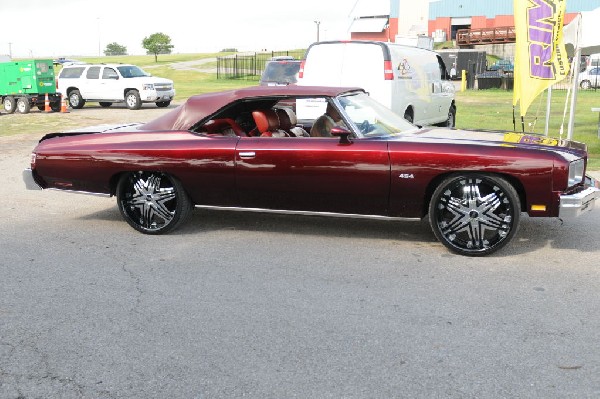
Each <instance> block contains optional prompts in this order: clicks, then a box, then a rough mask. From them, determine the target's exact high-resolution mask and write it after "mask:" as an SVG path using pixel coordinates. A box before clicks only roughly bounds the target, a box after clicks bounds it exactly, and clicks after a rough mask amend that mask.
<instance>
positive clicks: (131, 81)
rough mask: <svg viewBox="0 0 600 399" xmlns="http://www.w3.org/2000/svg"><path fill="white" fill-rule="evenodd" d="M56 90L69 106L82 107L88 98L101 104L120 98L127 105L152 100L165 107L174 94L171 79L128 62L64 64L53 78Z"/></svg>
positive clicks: (117, 101)
mask: <svg viewBox="0 0 600 399" xmlns="http://www.w3.org/2000/svg"><path fill="white" fill-rule="evenodd" d="M56 91H57V92H59V93H62V94H63V95H66V96H67V98H68V99H69V104H70V105H71V107H72V108H82V107H83V106H84V105H85V103H86V102H87V101H92V102H99V103H100V105H101V106H102V107H110V106H111V105H112V104H113V103H122V102H125V104H126V105H127V108H129V109H140V108H141V106H142V103H151V102H152V103H156V105H157V106H158V107H168V106H169V104H171V101H172V100H173V98H174V97H175V89H174V87H173V81H172V80H169V79H164V78H158V77H155V76H152V75H150V74H148V73H146V72H144V71H143V70H142V69H141V68H139V67H137V66H135V65H127V64H89V65H88V64H75V65H65V66H63V68H62V70H61V71H60V73H59V75H58V78H57V79H56Z"/></svg>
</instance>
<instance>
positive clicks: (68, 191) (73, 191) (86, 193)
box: [46, 188, 112, 198]
mask: <svg viewBox="0 0 600 399" xmlns="http://www.w3.org/2000/svg"><path fill="white" fill-rule="evenodd" d="M46 190H48V191H60V192H61V193H69V194H83V195H91V196H92V197H104V198H110V197H112V195H110V194H103V193H92V192H90V191H78V190H65V189H62V188H47V189H46Z"/></svg>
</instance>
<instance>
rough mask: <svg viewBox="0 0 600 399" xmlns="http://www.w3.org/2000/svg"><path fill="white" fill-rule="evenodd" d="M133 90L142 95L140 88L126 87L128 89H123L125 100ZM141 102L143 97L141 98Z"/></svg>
mask: <svg viewBox="0 0 600 399" xmlns="http://www.w3.org/2000/svg"><path fill="white" fill-rule="evenodd" d="M132 90H135V91H137V92H138V94H139V93H140V90H139V89H138V88H136V87H126V88H124V89H123V99H125V96H126V95H127V93H128V92H130V91H132ZM140 100H141V97H140Z"/></svg>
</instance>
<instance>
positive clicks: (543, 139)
mask: <svg viewBox="0 0 600 399" xmlns="http://www.w3.org/2000/svg"><path fill="white" fill-rule="evenodd" d="M399 139H401V140H402V139H406V140H410V141H416V142H435V143H448V144H451V143H454V144H465V145H488V146H503V147H524V148H538V149H544V150H556V151H559V152H569V153H572V154H577V155H581V153H582V152H583V153H585V152H587V146H586V145H585V144H584V143H580V142H577V141H572V140H566V139H557V138H553V137H548V136H544V135H541V134H536V133H517V132H511V131H500V130H466V129H465V130H460V129H446V128H424V129H421V130H418V131H416V132H410V133H405V134H401V135H399Z"/></svg>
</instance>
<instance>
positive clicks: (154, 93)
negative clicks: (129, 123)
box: [140, 89, 175, 102]
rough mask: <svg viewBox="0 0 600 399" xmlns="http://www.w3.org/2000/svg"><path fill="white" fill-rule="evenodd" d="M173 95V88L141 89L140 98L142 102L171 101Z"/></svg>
mask: <svg viewBox="0 0 600 399" xmlns="http://www.w3.org/2000/svg"><path fill="white" fill-rule="evenodd" d="M174 97H175V89H173V90H142V91H141V92H140V99H141V100H142V102H157V101H172V100H173V98H174Z"/></svg>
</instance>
